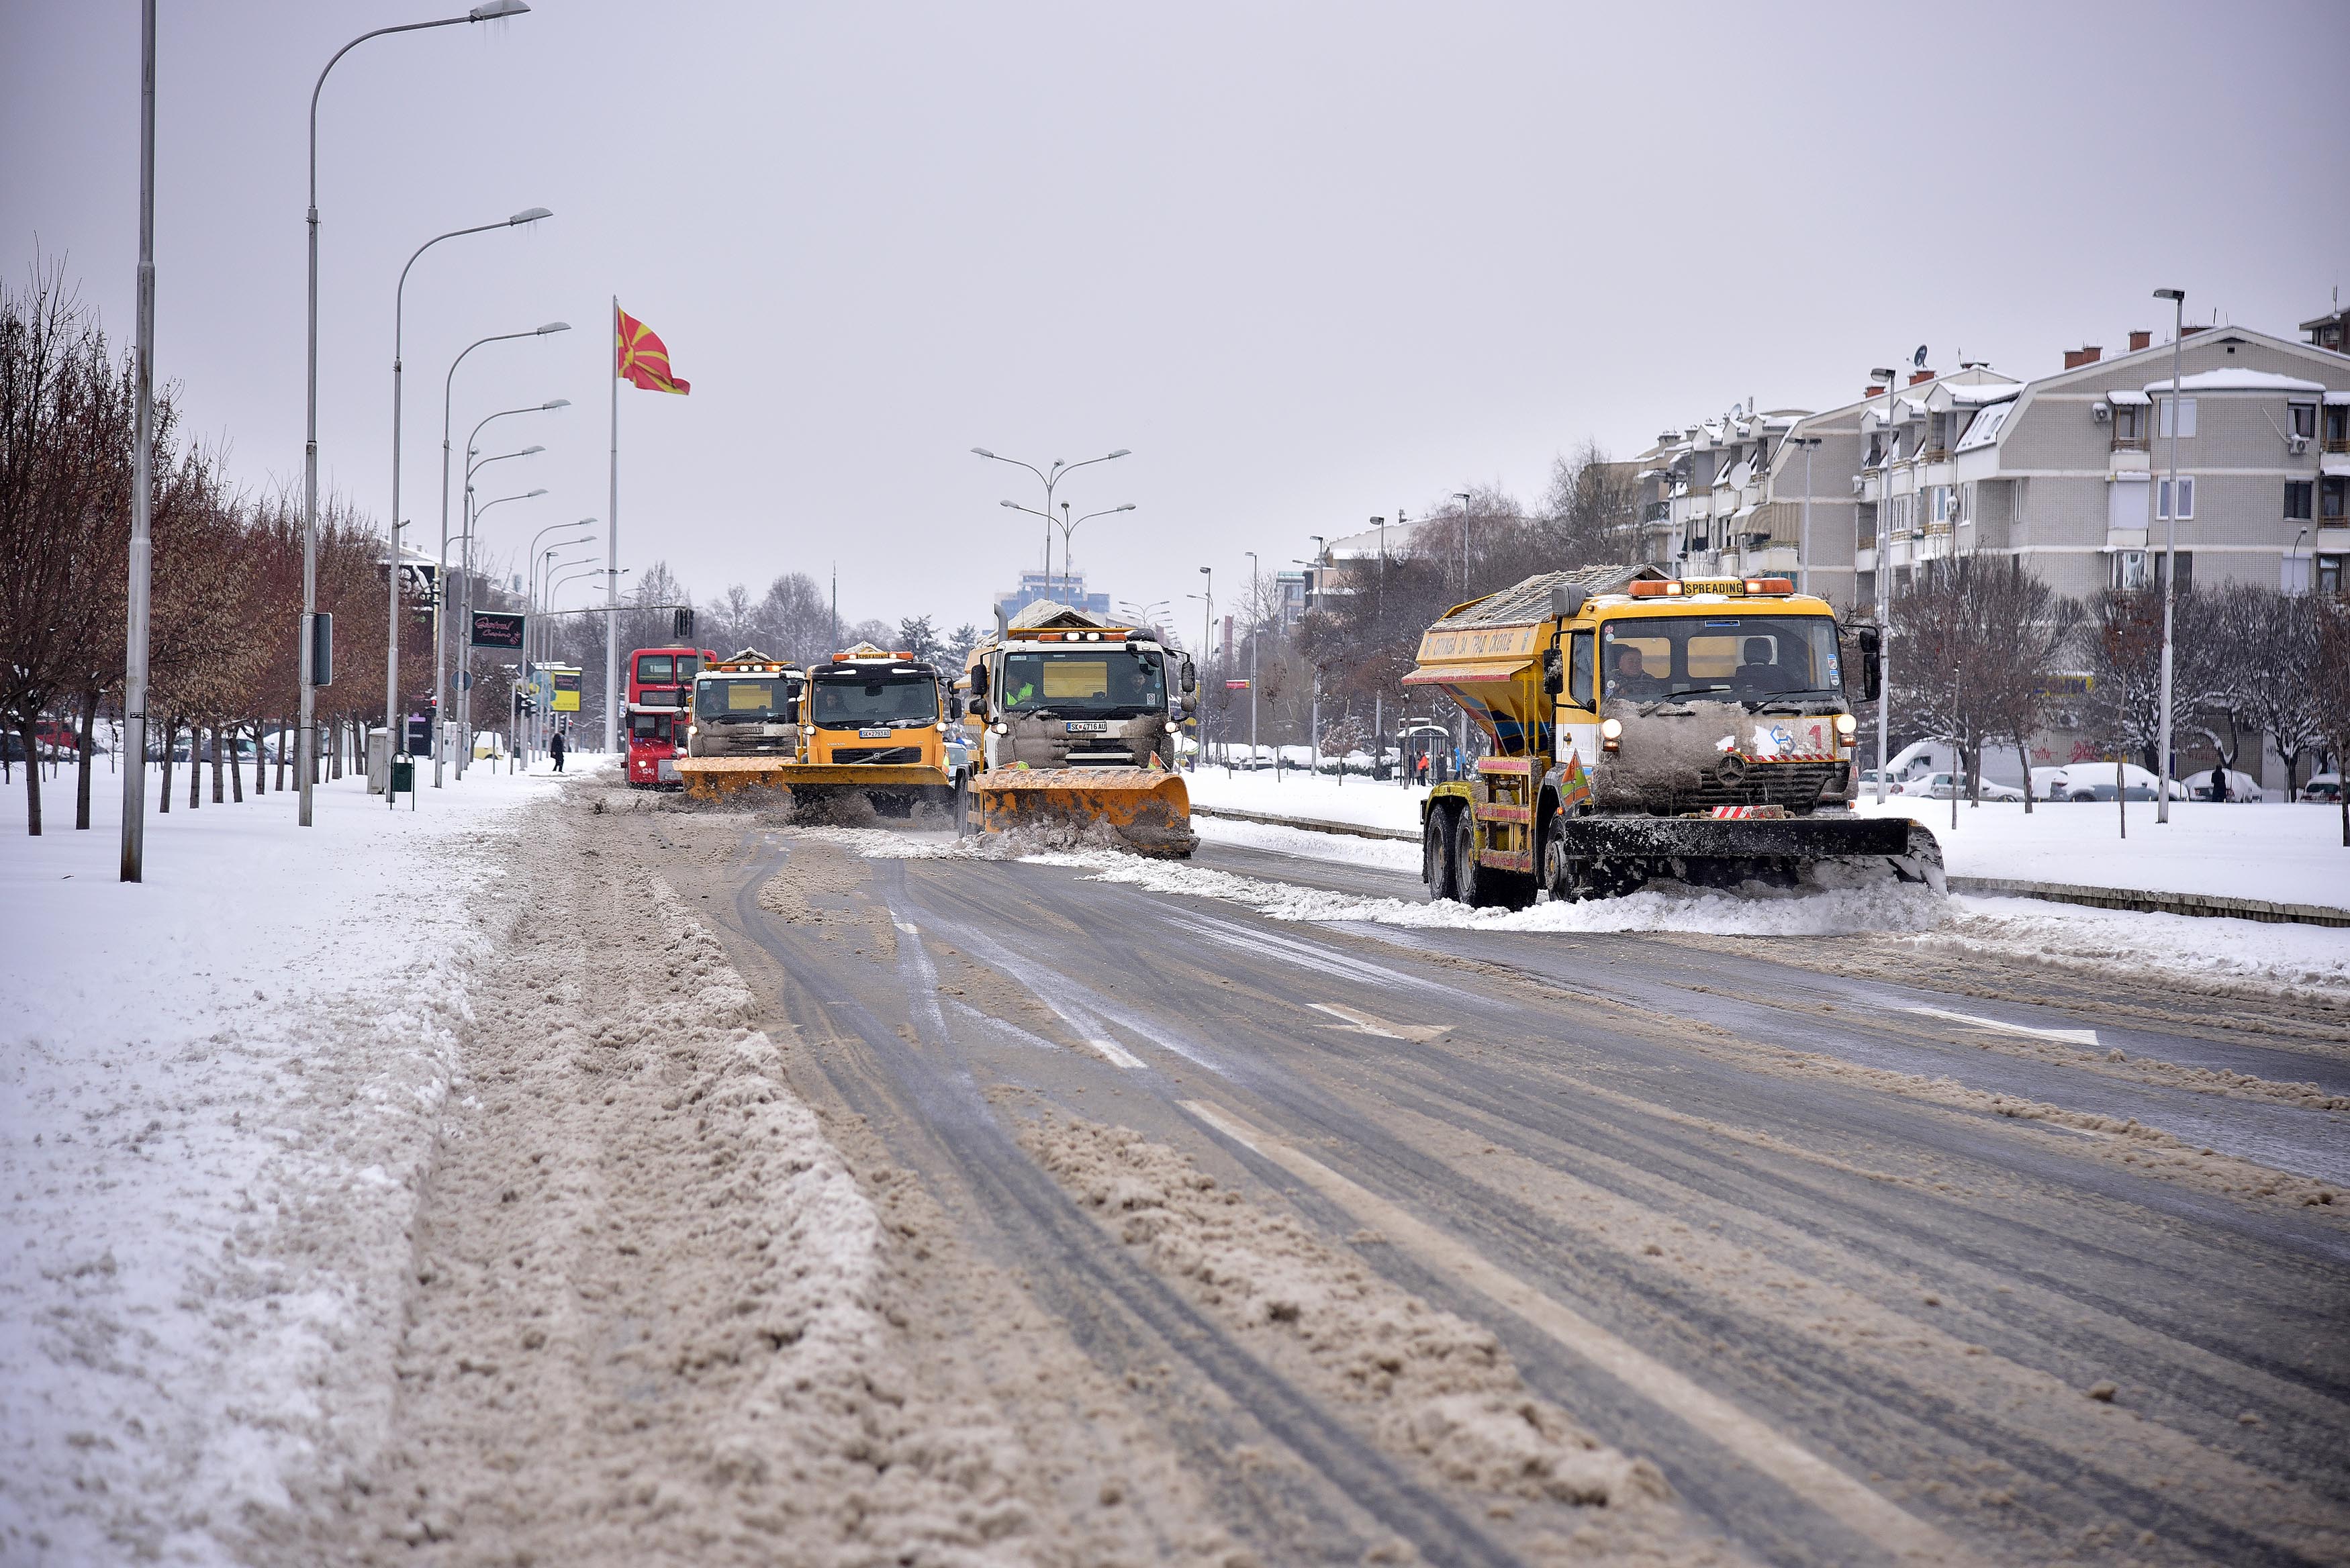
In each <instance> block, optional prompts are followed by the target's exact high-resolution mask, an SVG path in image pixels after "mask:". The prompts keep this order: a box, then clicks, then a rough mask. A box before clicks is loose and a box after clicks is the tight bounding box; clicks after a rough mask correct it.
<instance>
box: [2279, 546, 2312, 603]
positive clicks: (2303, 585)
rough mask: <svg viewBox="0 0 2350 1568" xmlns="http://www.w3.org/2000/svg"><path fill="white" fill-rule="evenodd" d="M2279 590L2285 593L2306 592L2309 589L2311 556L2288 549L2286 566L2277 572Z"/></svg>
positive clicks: (2285, 557)
mask: <svg viewBox="0 0 2350 1568" xmlns="http://www.w3.org/2000/svg"><path fill="white" fill-rule="evenodd" d="M2277 591H2278V592H2280V593H2285V594H2305V593H2307V592H2308V591H2309V557H2308V556H2297V555H2295V554H2293V552H2292V551H2290V550H2287V551H2286V552H2285V555H2284V566H2283V567H2282V570H2281V571H2280V572H2279V573H2278V574H2277Z"/></svg>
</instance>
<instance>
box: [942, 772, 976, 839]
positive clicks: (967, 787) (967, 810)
mask: <svg viewBox="0 0 2350 1568" xmlns="http://www.w3.org/2000/svg"><path fill="white" fill-rule="evenodd" d="M947 814H948V816H949V817H950V818H951V820H952V821H953V823H954V830H955V836H956V837H957V838H969V837H970V836H971V775H970V774H967V773H963V774H955V780H954V800H953V802H952V804H951V805H949V806H948V807H947Z"/></svg>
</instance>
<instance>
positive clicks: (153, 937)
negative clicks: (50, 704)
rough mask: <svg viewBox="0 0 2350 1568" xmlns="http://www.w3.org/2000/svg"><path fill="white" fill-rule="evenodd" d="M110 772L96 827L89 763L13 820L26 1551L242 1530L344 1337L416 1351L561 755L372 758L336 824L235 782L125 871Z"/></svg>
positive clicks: (5, 1099)
mask: <svg viewBox="0 0 2350 1568" xmlns="http://www.w3.org/2000/svg"><path fill="white" fill-rule="evenodd" d="M96 783H97V786H98V787H97V788H96V790H95V791H94V800H95V805H96V810H97V822H96V826H94V827H93V828H92V829H91V830H90V831H88V832H77V831H75V830H74V829H73V827H72V826H71V823H72V815H71V812H72V794H71V787H70V780H69V779H68V781H66V783H65V784H64V785H63V786H62V787H58V788H55V789H52V790H48V791H46V792H45V794H46V801H45V804H46V805H48V807H49V811H48V814H47V815H48V822H49V826H48V832H47V834H46V835H45V836H42V837H40V838H27V837H25V836H23V835H22V827H21V817H19V818H17V819H16V825H15V828H14V831H13V833H12V834H0V909H5V910H6V911H7V913H6V916H5V935H6V940H5V943H0V977H5V982H6V984H7V987H8V990H9V992H10V994H11V996H12V998H13V999H14V1002H15V1005H14V1006H13V1007H12V1008H11V1009H10V1011H9V1012H8V1014H7V1016H6V1018H5V1022H0V1048H5V1056H0V1060H5V1069H0V1236H4V1237H5V1247H0V1559H5V1560H6V1561H7V1562H10V1563H99V1562H122V1561H130V1560H137V1559H149V1560H154V1559H160V1560H162V1561H167V1562H194V1563H203V1562H214V1561H224V1560H226V1559H227V1558H228V1556H229V1554H230V1549H229V1548H228V1547H227V1546H226V1545H224V1539H223V1532H233V1531H234V1528H235V1526H236V1523H237V1519H238V1515H239V1512H240V1510H241V1507H242V1505H244V1504H245V1503H248V1502H253V1503H260V1504H263V1505H265V1506H266V1505H273V1504H277V1503H281V1502H282V1501H283V1499H284V1495H285V1493H284V1488H283V1484H282V1479H281V1478H282V1477H284V1476H285V1475H286V1474H287V1473H288V1472H289V1471H290V1470H291V1469H293V1468H295V1467H297V1466H300V1465H301V1464H303V1463H304V1462H305V1461H306V1458H307V1456H308V1455H309V1454H310V1453H311V1452H312V1451H313V1450H314V1449H315V1448H316V1446H317V1437H318V1427H317V1424H318V1423H320V1422H321V1421H323V1420H326V1419H328V1418H329V1417H330V1416H331V1417H332V1418H334V1419H338V1420H347V1419H349V1418H351V1417H352V1412H349V1411H348V1410H340V1409H336V1410H330V1409H329V1408H328V1403H327V1402H326V1401H324V1400H323V1399H322V1398H321V1397H320V1389H321V1386H322V1385H323V1383H324V1382H325V1380H326V1377H327V1376H328V1366H329V1364H330V1363H337V1362H340V1361H342V1360H344V1358H352V1357H356V1358H360V1359H362V1360H364V1359H368V1358H373V1357H379V1356H384V1355H388V1354H389V1347H390V1334H391V1332H392V1330H393V1329H394V1327H395V1326H396V1325H395V1324H392V1323H391V1322H390V1316H391V1315H392V1314H396V1313H397V1311H398V1303H399V1302H400V1290H399V1288H398V1285H397V1283H396V1282H397V1280H398V1277H399V1275H400V1272H401V1271H402V1270H403V1269H404V1267H405V1262H404V1260H405V1259H406V1257H407V1254H408V1249H407V1246H406V1244H405V1238H406V1230H407V1222H408V1217H409V1215H410V1213H411V1210H412V1207H413V1204H414V1200H415V1180H416V1177H417V1174H418V1172H419V1170H420V1169H421V1166H422V1164H423V1162H424V1160H425V1159H426V1158H427V1157H428V1155H429V1152H430V1149H431V1146H432V1137H433V1135H434V1129H435V1127H436V1126H437V1124H438V1119H439V1109H440V1104H441V1099H442V1095H443V1093H444V1092H445V1087H446V1085H447V1083H448V1081H449V1076H450V1069H451V1064H452V1046H453V1042H454V1038H455V1034H454V1030H455V1027H456V1025H457V1024H459V1023H461V1022H462V1021H463V1018H464V1017H465V1016H466V1009H467V981H468V975H469V971H470V966H471V964H472V962H473V959H474V957H475V955H477V954H479V953H480V952H482V951H483V950H485V948H486V946H487V941H488V939H489V936H490V935H491V932H490V931H489V929H487V925H486V924H485V922H492V923H494V921H495V919H496V917H497V913H498V910H499V909H500V907H501V904H502V901H503V900H502V899H501V898H500V897H498V896H497V895H496V894H495V893H494V892H491V891H490V888H491V885H492V884H493V883H494V881H495V880H496V877H497V873H496V870H495V868H494V866H493V865H492V864H491V859H492V856H493V852H494V850H495V848H496V846H497V844H498V841H499V839H500V838H502V837H503V836H509V835H511V834H513V833H515V831H516V826H517V815H516V814H517V812H518V810H519V809H520V808H521V807H523V806H525V805H527V804H529V803H530V802H532V801H535V800H537V799H540V798H542V797H543V796H545V795H546V794H548V793H549V792H550V788H551V785H550V784H549V782H548V781H547V780H546V777H545V776H544V774H541V775H539V776H536V777H531V776H520V777H510V776H507V775H505V774H501V773H494V772H493V771H491V770H490V769H489V768H487V767H483V768H480V769H477V770H476V771H474V772H473V774H472V776H471V777H470V778H469V779H468V780H467V781H466V783H465V784H463V786H458V785H455V784H453V783H452V785H451V787H449V788H447V789H444V790H442V791H439V792H437V793H436V792H433V791H432V790H431V789H429V788H428V789H427V790H426V791H425V792H424V794H423V798H422V800H421V801H420V802H419V803H418V804H419V809H417V810H415V811H412V812H411V810H410V809H409V805H408V802H407V800H406V799H405V798H404V797H403V798H402V799H401V801H400V805H399V809H397V810H391V811H388V810H386V809H385V808H384V805H383V803H382V802H381V801H380V799H378V800H370V799H369V797H368V795H367V794H366V793H365V791H364V789H363V787H362V784H361V781H360V780H359V779H357V778H346V779H342V780H338V781H335V782H333V783H330V784H325V785H322V786H321V787H320V788H319V789H318V790H317V792H316V794H315V798H316V802H317V812H316V817H317V826H314V827H313V828H311V829H309V830H308V831H307V832H306V831H304V830H302V829H301V828H299V827H298V826H296V823H295V802H296V797H295V795H294V794H291V793H286V794H267V795H264V796H260V797H258V798H248V799H247V800H246V801H245V802H244V803H243V804H241V805H240V804H226V805H213V804H212V803H211V801H210V798H209V780H207V781H206V785H207V790H206V800H205V803H204V805H203V806H202V807H200V808H199V809H197V810H195V811H190V810H188V809H187V806H186V803H185V798H184V794H182V798H181V800H180V801H179V802H178V803H177V804H175V805H174V806H173V808H172V811H171V813H170V814H169V815H161V814H160V813H157V812H156V811H155V809H154V805H153V804H152V802H151V804H150V805H149V815H148V828H147V865H146V877H147V880H146V881H145V882H144V883H143V884H140V885H138V886H125V885H124V884H122V883H121V882H120V881H119V880H117V875H116V873H117V857H118V847H117V846H118V825H119V815H118V814H119V810H120V794H119V788H118V787H117V786H116V781H115V779H114V778H113V777H112V776H111V775H109V774H104V773H101V774H99V778H98V780H97V781H96ZM179 784H180V788H181V791H182V792H184V790H185V788H186V778H185V774H183V773H182V774H181V775H180V777H179ZM20 787H21V786H20ZM485 894H486V895H487V896H484V895H485Z"/></svg>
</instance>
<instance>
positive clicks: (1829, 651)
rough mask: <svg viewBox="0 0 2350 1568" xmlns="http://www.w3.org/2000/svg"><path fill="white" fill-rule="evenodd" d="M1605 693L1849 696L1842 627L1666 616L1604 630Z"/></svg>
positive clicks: (1811, 619)
mask: <svg viewBox="0 0 2350 1568" xmlns="http://www.w3.org/2000/svg"><path fill="white" fill-rule="evenodd" d="M1599 669H1600V673H1601V679H1602V680H1603V682H1604V685H1603V687H1602V691H1603V692H1604V694H1605V695H1606V696H1607V697H1609V698H1614V699H1620V700H1622V701H1632V702H1648V701H1656V700H1658V699H1659V698H1665V697H1703V698H1708V699H1710V700H1712V701H1730V702H1745V703H1749V704H1752V703H1759V702H1768V701H1773V700H1774V699H1782V698H1804V697H1808V698H1823V697H1841V696H1842V695H1843V694H1844V675H1843V670H1842V668H1841V666H1840V664H1839V662H1838V660H1837V657H1836V628H1835V621H1833V620H1831V619H1830V618H1827V617H1826V616H1824V615H1818V616H1763V615H1711V616H1698V615H1692V616H1659V617H1655V618H1639V619H1626V620H1620V621H1610V622H1609V623H1608V624H1607V626H1606V628H1603V630H1602V632H1601V647H1600V650H1599Z"/></svg>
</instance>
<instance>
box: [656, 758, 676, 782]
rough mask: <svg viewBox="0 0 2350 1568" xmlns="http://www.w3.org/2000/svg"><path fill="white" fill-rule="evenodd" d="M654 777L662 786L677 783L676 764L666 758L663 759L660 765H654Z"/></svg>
mask: <svg viewBox="0 0 2350 1568" xmlns="http://www.w3.org/2000/svg"><path fill="white" fill-rule="evenodd" d="M654 776H655V777H656V778H658V779H660V782H661V783H663V784H675V783H676V782H677V764H676V763H673V762H671V761H670V760H669V759H668V758H667V757H663V758H662V759H661V760H660V763H657V764H655V768H654Z"/></svg>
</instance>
